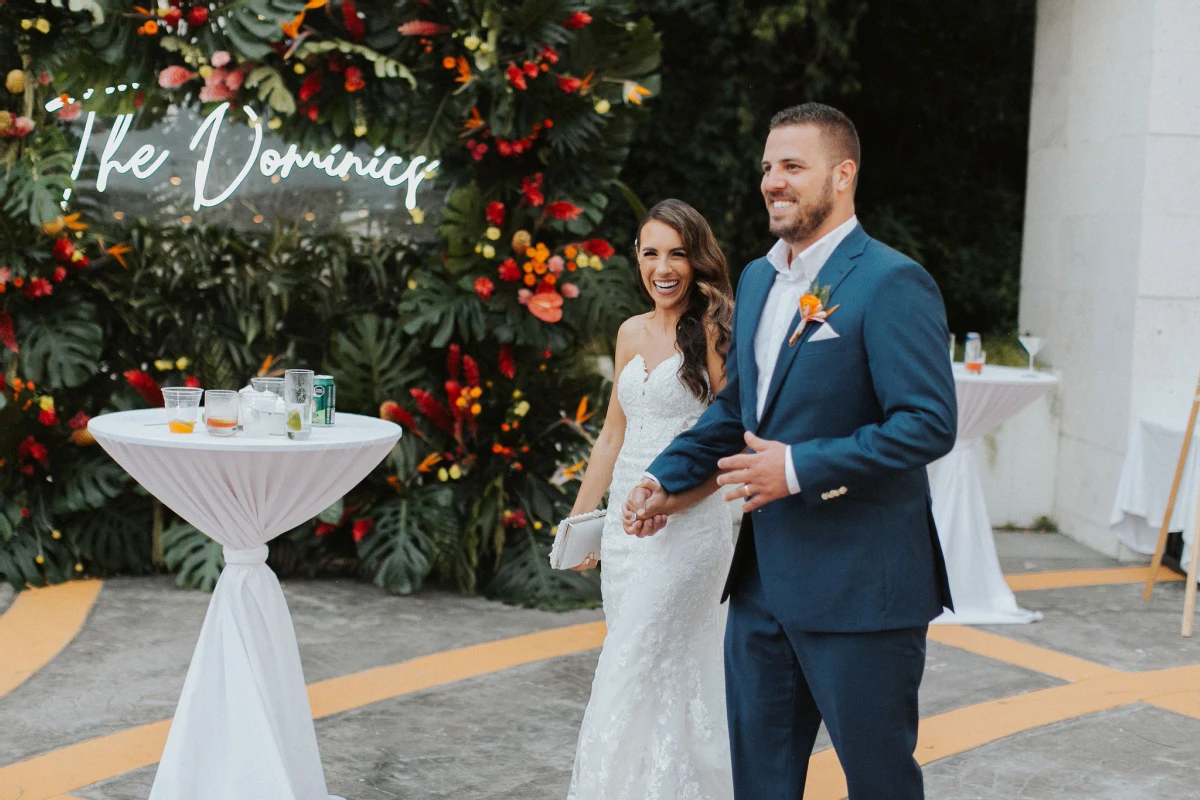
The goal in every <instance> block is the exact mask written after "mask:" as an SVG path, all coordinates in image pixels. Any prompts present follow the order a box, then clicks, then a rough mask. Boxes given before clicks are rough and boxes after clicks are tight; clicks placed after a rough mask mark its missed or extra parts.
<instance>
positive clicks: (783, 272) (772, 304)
mask: <svg viewBox="0 0 1200 800" xmlns="http://www.w3.org/2000/svg"><path fill="white" fill-rule="evenodd" d="M856 225H858V217H857V216H851V217H850V219H848V220H846V221H845V222H843V223H842V224H841V225H839V226H837V227H836V228H834V229H833V230H831V231H830V232H829V233H827V234H825V235H824V236H822V237H821V238H820V239H817V240H816V241H815V242H813V243H812V244H810V245H809V246H808V247H806V248H805V249H804V251H803V252H802V253H800V254H799V255H797V256H796V257H795V258H793V259H792V263H790V264H789V263H788V262H787V253H788V244H787V242H785V241H784V240H783V239H780V240H779V241H777V242H776V243H775V246H774V247H772V248H771V249H770V250H769V251H768V252H767V261H768V262H770V264H771V266H772V267H774V268H775V282H774V283H773V284H772V285H771V291H770V292H769V293H768V294H767V301H766V303H764V304H763V310H762V314H761V316H759V318H758V329H757V330H755V331H754V363H755V365H756V366H757V367H758V387H757V388H758V408H757V409H756V413H755V416H756V417H757V418H758V419H762V414H763V410H764V409H765V408H766V405H767V390H768V389H769V388H771V378H772V377H773V376H774V374H775V362H777V361H778V360H779V351H780V350H781V349H782V348H783V340H784V339H786V338H787V337H789V336H790V335H791V333H792V328H791V325H792V319H793V318H794V317H795V316H796V312H797V311H798V310H799V309H800V298H801V297H803V296H804V293H805V292H807V291H808V290H809V287H811V286H812V282H813V280H814V279H816V277H817V273H818V272H820V271H821V267H823V266H825V262H826V261H828V260H829V257H830V256H831V255H833V251H834V250H836V249H837V246H838V245H839V244H841V243H842V240H843V239H845V238H846V237H847V236H849V235H850V232H851V231H853V230H854V228H855V226H856ZM783 470H784V474H785V476H786V477H787V487H788V491H789V492H791V493H792V494H799V493H800V480H799V479H798V478H797V477H796V466H795V465H794V464H793V463H792V446H791V445H788V446H787V448H786V450H785V451H784V459H783ZM643 474H644V475H645V476H646V477H647V478H649V479H650V480H652V481H654V482H655V483H659V482H660V481H659V480H658V478H656V477H654V476H653V475H651V474H650V473H649V472H646V473H643Z"/></svg>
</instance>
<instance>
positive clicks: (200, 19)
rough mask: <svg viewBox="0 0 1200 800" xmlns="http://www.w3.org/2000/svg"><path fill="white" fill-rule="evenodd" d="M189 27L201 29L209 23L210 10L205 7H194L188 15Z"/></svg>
mask: <svg viewBox="0 0 1200 800" xmlns="http://www.w3.org/2000/svg"><path fill="white" fill-rule="evenodd" d="M187 21H188V25H190V26H191V27H193V28H199V27H200V26H201V25H203V24H204V23H205V22H208V9H207V8H205V7H204V6H192V8H191V9H190V10H189V11H188V14H187Z"/></svg>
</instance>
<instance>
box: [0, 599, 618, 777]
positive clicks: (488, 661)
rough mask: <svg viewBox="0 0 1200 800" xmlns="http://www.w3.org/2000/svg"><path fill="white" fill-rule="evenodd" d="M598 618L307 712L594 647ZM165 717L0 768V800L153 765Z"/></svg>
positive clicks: (352, 685) (330, 693) (416, 671)
mask: <svg viewBox="0 0 1200 800" xmlns="http://www.w3.org/2000/svg"><path fill="white" fill-rule="evenodd" d="M604 632H605V627H604V623H603V622H592V623H586V624H583V625H572V626H568V627H565V628H557V629H553V630H548V631H541V632H539V633H531V634H527V635H525V636H514V637H512V638H510V639H501V640H499V641H495V642H487V643H484V644H478V645H472V646H471V647H463V648H460V649H458V650H449V651H446V652H442V653H434V654H433V655H429V656H422V657H420V658H414V659H412V660H411V661H404V662H402V663H400V664H394V665H391V666H387V667H378V668H375V669H369V670H364V671H363V672H357V673H354V674H352V675H345V676H343V677H340V678H332V679H330V680H327V681H320V682H319V683H315V684H313V685H312V686H310V687H309V701H310V702H311V703H312V709H313V717H314V718H318V719H319V718H321V717H327V716H329V715H331V714H337V713H339V712H342V711H348V710H350V709H354V708H360V707H362V706H365V705H368V704H370V703H377V702H379V701H380V700H387V699H390V698H392V697H399V696H401V695H405V694H410V693H412V692H418V691H421V690H422V689H429V688H432V687H435V686H442V685H444V684H447V683H453V682H455V681H460V680H463V679H465V678H472V677H476V676H479V675H485V674H488V673H491V672H496V671H498V670H503V669H508V668H510V667H516V666H520V665H522V664H532V663H534V662H536V661H544V660H546V659H549V658H558V657H559V656H565V655H570V654H572V653H581V652H586V651H588V650H594V649H596V648H597V647H599V646H600V645H601V644H602V643H603V642H604ZM170 724H171V721H170V720H163V721H161V722H154V723H151V724H149V725H141V726H139V727H137V728H131V729H130V730H127V731H121V732H120V733H114V734H110V735H108V736H100V737H98V738H95V739H90V740H88V741H86V742H80V743H79V744H74V745H69V746H67V747H63V748H60V749H58V750H54V751H52V752H50V753H46V754H45V755H41V756H36V757H34V758H30V759H27V760H25V761H20V762H18V763H16V764H12V765H10V766H7V767H0V800H17V799H18V798H19V799H20V800H50V798H55V797H56V796H58V795H61V794H64V793H66V792H71V791H75V790H76V789H81V788H83V787H85V786H90V785H91V784H93V783H97V782H98V781H102V780H105V779H107V778H111V777H113V776H115V775H120V774H122V773H124V772H128V771H130V770H134V769H139V768H141V767H147V766H150V765H151V764H155V763H157V762H158V759H159V758H160V757H161V755H162V749H163V746H164V745H165V744H166V741H167V731H168V730H169V728H170Z"/></svg>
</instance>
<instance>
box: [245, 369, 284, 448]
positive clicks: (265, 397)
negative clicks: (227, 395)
mask: <svg viewBox="0 0 1200 800" xmlns="http://www.w3.org/2000/svg"><path fill="white" fill-rule="evenodd" d="M281 382H282V381H281ZM278 401H279V397H278V395H276V394H274V393H272V392H246V393H245V394H243V395H242V429H243V430H244V431H245V432H246V435H247V436H249V437H251V438H254V439H265V438H266V437H268V436H270V435H271V429H272V428H273V427H274V425H275V415H274V411H275V404H276V403H277V402H278Z"/></svg>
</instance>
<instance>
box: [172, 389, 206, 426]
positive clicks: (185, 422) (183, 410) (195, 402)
mask: <svg viewBox="0 0 1200 800" xmlns="http://www.w3.org/2000/svg"><path fill="white" fill-rule="evenodd" d="M162 395H163V408H164V410H165V411H166V412H167V428H168V429H169V430H170V431H171V433H191V432H192V431H194V430H195V429H196V418H197V416H198V415H199V412H200V398H201V397H202V396H203V395H204V390H203V389H199V388H192V387H190V386H168V387H167V388H165V389H163V390H162Z"/></svg>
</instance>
